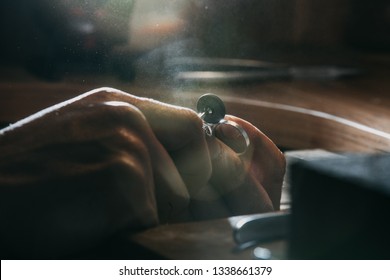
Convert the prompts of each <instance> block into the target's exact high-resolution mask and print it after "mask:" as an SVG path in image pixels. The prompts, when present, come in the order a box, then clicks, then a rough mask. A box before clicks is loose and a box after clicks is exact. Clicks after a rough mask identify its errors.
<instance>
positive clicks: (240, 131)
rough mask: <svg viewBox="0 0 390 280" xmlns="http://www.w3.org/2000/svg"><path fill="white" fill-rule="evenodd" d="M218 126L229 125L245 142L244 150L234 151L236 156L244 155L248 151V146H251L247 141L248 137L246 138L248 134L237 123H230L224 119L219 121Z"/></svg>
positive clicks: (248, 140)
mask: <svg viewBox="0 0 390 280" xmlns="http://www.w3.org/2000/svg"><path fill="white" fill-rule="evenodd" d="M219 125H229V126H231V127H233V128H234V129H236V130H237V131H238V132H239V134H240V135H241V136H242V138H243V140H244V142H245V148H243V150H242V151H236V152H237V154H244V153H245V152H246V150H247V149H248V147H249V145H250V144H251V141H250V139H249V136H248V133H247V132H246V130H245V129H244V128H243V127H242V126H241V125H239V124H238V123H236V122H234V121H230V120H225V119H222V120H220V122H219ZM214 129H215V128H214Z"/></svg>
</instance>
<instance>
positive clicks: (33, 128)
mask: <svg viewBox="0 0 390 280" xmlns="http://www.w3.org/2000/svg"><path fill="white" fill-rule="evenodd" d="M227 118H228V119H231V120H233V121H235V122H236V123H238V124H239V125H241V126H242V127H243V128H244V129H245V130H246V131H247V133H248V135H249V138H250V141H251V145H250V146H249V148H248V150H247V151H246V152H245V153H244V154H242V155H238V154H237V153H235V152H234V151H233V150H232V149H231V147H229V146H228V145H227V144H225V143H224V142H222V141H221V140H219V139H218V138H215V137H208V136H205V133H204V131H203V129H202V121H201V119H200V118H199V117H198V115H197V114H196V113H195V112H194V111H192V110H190V109H187V108H182V107H177V106H172V105H168V104H164V103H161V102H158V101H155V100H151V99H146V98H140V97H136V96H133V95H129V94H127V93H124V92H121V91H119V90H115V89H110V88H102V89H97V90H94V91H91V92H88V93H85V94H83V95H81V96H78V97H76V98H74V99H71V100H69V101H66V102H63V103H60V104H58V105H55V106H52V107H50V108H48V109H46V110H43V111H41V112H39V113H37V114H35V115H32V116H30V117H28V118H26V119H24V120H22V121H20V122H18V123H16V124H14V125H12V126H10V127H8V128H5V129H3V130H2V131H1V132H0V172H1V174H0V192H1V193H0V200H1V203H0V205H1V208H2V209H1V212H0V213H1V214H0V219H1V223H2V225H6V226H4V227H3V228H2V230H1V240H2V241H1V242H4V241H5V240H13V242H8V243H7V244H6V246H5V247H7V248H8V250H9V251H12V252H16V253H18V252H19V253H20V252H23V251H25V250H26V247H27V248H30V250H31V252H33V254H36V253H37V252H39V253H40V254H43V255H45V254H52V253H53V252H58V253H59V254H64V253H69V252H73V251H75V250H77V249H78V248H80V247H87V246H90V245H92V244H95V243H97V242H98V241H100V240H102V239H103V238H105V237H107V236H109V235H111V234H113V233H115V232H116V231H118V230H121V229H124V228H128V229H131V230H139V229H142V228H147V227H151V226H155V225H157V224H159V223H166V222H181V221H191V220H199V219H211V218H220V217H226V216H231V215H240V214H249V213H258V212H266V211H272V210H277V209H279V201H280V194H281V185H282V180H283V174H284V168H285V161H284V157H283V155H282V153H281V152H280V151H279V150H278V148H277V147H276V146H275V145H274V144H273V143H272V142H271V141H270V140H269V139H268V138H267V137H266V136H265V135H264V134H263V133H261V132H260V131H259V130H258V129H257V128H255V127H254V126H252V125H251V124H250V123H248V122H246V121H244V120H242V119H239V118H237V117H233V116H227ZM218 129H219V131H217V132H218V134H219V135H223V136H224V137H221V138H224V139H228V138H232V139H233V142H230V141H225V142H226V143H234V137H235V135H234V133H231V132H229V131H227V130H224V128H223V127H219V128H218ZM230 146H231V145H230ZM34 246H36V247H34Z"/></svg>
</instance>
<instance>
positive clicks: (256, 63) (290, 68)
mask: <svg viewBox="0 0 390 280" xmlns="http://www.w3.org/2000/svg"><path fill="white" fill-rule="evenodd" d="M167 67H168V69H171V70H172V71H173V77H174V79H175V80H176V81H179V82H205V83H223V82H249V81H266V80H275V79H299V80H334V79H339V78H343V77H351V76H356V75H358V74H360V70H359V69H357V68H352V67H343V66H336V65H319V66H298V65H286V64H278V63H270V62H264V61H260V60H247V59H229V58H226V59H225V58H196V57H195V58H194V57H183V58H176V59H172V60H170V61H169V62H167Z"/></svg>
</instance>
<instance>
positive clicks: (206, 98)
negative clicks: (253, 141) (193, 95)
mask: <svg viewBox="0 0 390 280" xmlns="http://www.w3.org/2000/svg"><path fill="white" fill-rule="evenodd" d="M196 106H197V111H198V116H199V117H200V118H201V119H202V121H203V130H204V131H205V133H206V135H207V136H216V137H217V138H219V139H220V140H221V141H222V142H224V143H225V144H227V145H228V146H229V147H230V148H232V149H233V150H235V152H236V153H237V154H243V153H245V152H246V150H247V149H248V147H249V145H250V140H249V136H248V133H247V132H246V131H245V129H244V128H243V127H241V126H240V125H239V124H238V123H236V122H234V121H230V120H225V112H226V110H225V105H224V103H223V101H222V100H221V99H220V98H219V97H218V96H216V95H214V94H210V93H207V94H204V95H202V96H201V97H200V98H199V99H198V102H197V105H196ZM221 125H228V126H231V127H233V128H234V129H235V130H236V131H238V133H239V134H240V136H241V137H242V138H243V142H242V143H239V141H237V140H238V139H235V141H233V139H232V138H231V137H230V138H229V137H226V136H225V137H226V138H225V139H223V135H221V136H220V137H218V136H217V135H216V133H215V132H216V128H217V127H218V126H221ZM240 144H241V145H240Z"/></svg>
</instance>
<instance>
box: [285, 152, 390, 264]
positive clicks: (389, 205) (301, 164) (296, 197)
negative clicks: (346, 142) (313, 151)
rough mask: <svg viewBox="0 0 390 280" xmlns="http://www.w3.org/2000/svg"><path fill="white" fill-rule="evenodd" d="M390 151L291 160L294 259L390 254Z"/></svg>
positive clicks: (291, 238)
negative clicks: (293, 161)
mask: <svg viewBox="0 0 390 280" xmlns="http://www.w3.org/2000/svg"><path fill="white" fill-rule="evenodd" d="M389 170H390V156H389V155H347V156H345V157H336V158H330V159H322V160H314V161H302V160H301V161H297V162H296V163H295V164H293V165H292V170H291V171H292V172H291V185H292V216H291V236H290V242H289V244H290V245H289V258H291V259H365V260H367V259H371V260H372V259H389V258H390V239H389V236H390V224H389V222H388V221H389V220H390V174H389Z"/></svg>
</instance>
